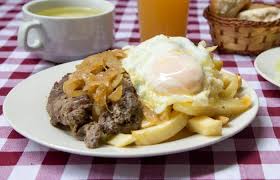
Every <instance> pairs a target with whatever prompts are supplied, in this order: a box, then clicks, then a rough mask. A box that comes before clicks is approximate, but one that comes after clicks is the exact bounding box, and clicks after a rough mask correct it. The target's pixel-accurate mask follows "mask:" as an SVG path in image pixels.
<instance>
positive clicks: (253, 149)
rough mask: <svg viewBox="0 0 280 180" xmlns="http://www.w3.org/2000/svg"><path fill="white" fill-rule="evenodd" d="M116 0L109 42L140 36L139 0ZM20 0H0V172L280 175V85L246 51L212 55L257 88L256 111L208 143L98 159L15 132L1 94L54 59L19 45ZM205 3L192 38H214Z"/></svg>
mask: <svg viewBox="0 0 280 180" xmlns="http://www.w3.org/2000/svg"><path fill="white" fill-rule="evenodd" d="M113 2H114V3H115V4H116V16H115V31H116V33H115V37H116V41H115V44H114V47H116V48H117V47H122V46H124V45H127V44H137V43H138V42H139V30H138V21H137V14H136V12H137V3H136V1H135V0H114V1H113ZM267 2H272V3H276V1H274V0H267ZM278 2H279V3H280V0H278ZM24 3H26V0H0V63H1V65H0V114H1V116H0V179H7V178H9V179H23V178H24V179H35V178H36V179H87V178H90V179H139V178H141V179H162V178H166V179H174V180H177V179H221V180H224V179H280V144H279V143H280V91H279V88H277V87H276V86H274V85H272V84H270V83H268V82H267V81H265V80H264V79H263V78H261V77H260V76H259V75H257V73H256V71H255V69H254V68H253V59H254V57H249V56H238V55H217V56H216V57H217V58H218V59H221V60H223V61H224V66H225V68H226V69H227V70H230V71H232V72H235V73H240V74H241V76H242V77H243V78H244V79H246V80H247V81H248V82H249V83H250V85H251V86H252V87H253V88H254V89H255V90H256V92H257V94H258V96H259V98H260V110H259V112H258V115H257V117H256V119H255V120H254V122H253V123H252V124H251V125H250V126H249V127H247V128H246V129H245V130H243V131H242V132H240V133H239V134H237V135H236V136H234V137H233V138H230V139H227V140H225V141H223V142H221V143H218V144H216V145H213V146H210V147H206V148H203V149H199V150H195V151H190V152H185V153H179V154H173V155H168V156H160V157H152V158H141V159H103V158H95V157H85V156H79V155H74V154H69V153H64V152H59V151H55V150H52V149H49V148H47V147H44V146H41V145H39V144H37V143H34V142H32V141H30V140H28V139H26V138H24V137H23V136H21V135H20V134H18V133H16V132H15V131H14V130H13V129H12V128H11V126H10V125H9V124H8V122H7V120H6V119H4V118H3V116H2V105H3V100H4V98H5V96H6V95H7V94H8V92H9V91H10V90H11V89H12V88H13V87H14V86H15V85H16V84H18V83H19V82H20V81H21V80H23V79H25V78H26V77H28V76H30V75H31V74H33V73H36V72H38V71H41V70H43V69H46V68H49V67H51V66H54V65H55V64H52V63H50V62H45V61H42V60H40V59H38V58H36V57H35V56H34V55H33V54H31V53H29V52H25V51H23V50H22V49H20V48H18V47H17V46H16V42H17V35H16V33H17V28H18V26H19V24H20V22H21V20H22V15H21V6H22V5H23V4H24ZM207 5H208V0H197V1H196V0H192V1H191V4H190V11H189V25H188V37H189V38H190V39H192V40H193V41H196V42H197V41H199V40H207V41H208V42H211V41H210V40H211V39H210V35H209V27H208V25H207V22H206V20H205V19H204V18H203V17H202V11H203V9H204V8H205V7H206V6H207ZM167 13H168V12H167Z"/></svg>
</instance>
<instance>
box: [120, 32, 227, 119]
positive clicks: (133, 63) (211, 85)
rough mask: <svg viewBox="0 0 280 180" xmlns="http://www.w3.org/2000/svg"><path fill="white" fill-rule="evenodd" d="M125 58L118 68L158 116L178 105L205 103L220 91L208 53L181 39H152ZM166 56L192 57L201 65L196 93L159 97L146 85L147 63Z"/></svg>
mask: <svg viewBox="0 0 280 180" xmlns="http://www.w3.org/2000/svg"><path fill="white" fill-rule="evenodd" d="M126 52H127V57H126V58H125V59H123V61H122V65H123V67H124V69H125V70H126V71H127V73H128V74H129V75H130V78H131V81H132V83H133V85H134V87H135V89H136V91H137V94H138V96H139V97H140V100H141V101H142V103H143V104H144V105H145V106H147V107H149V108H150V109H151V110H153V111H154V112H155V113H157V114H160V113H161V112H163V111H164V110H165V109H166V108H167V107H168V106H170V105H172V104H175V103H180V102H193V103H197V104H208V102H209V100H210V99H211V98H215V97H216V96H217V94H218V93H219V92H220V91H221V90H222V88H223V82H222V81H221V80H220V76H221V75H220V73H219V71H217V70H215V69H214V63H213V60H212V58H211V56H210V54H209V52H208V51H207V50H206V49H205V48H204V47H203V46H202V45H198V46H195V45H194V44H193V43H192V42H191V41H190V40H189V39H187V38H184V37H167V36H164V35H158V36H155V37H153V38H151V39H149V40H147V41H145V42H142V43H141V44H140V45H138V46H135V47H133V46H131V47H129V48H128V49H126ZM166 53H171V54H172V53H173V54H176V53H179V54H187V55H190V56H192V57H193V58H194V59H195V60H196V61H197V62H199V64H200V65H201V67H202V69H203V72H204V80H203V88H202V90H201V91H200V92H198V93H196V94H160V93H158V92H157V91H155V88H154V87H153V86H152V85H151V84H150V83H148V82H149V79H150V78H152V77H150V75H149V73H147V72H149V71H148V69H149V68H150V67H151V63H152V62H153V61H154V60H155V59H156V58H158V57H162V56H164V55H165V54H166Z"/></svg>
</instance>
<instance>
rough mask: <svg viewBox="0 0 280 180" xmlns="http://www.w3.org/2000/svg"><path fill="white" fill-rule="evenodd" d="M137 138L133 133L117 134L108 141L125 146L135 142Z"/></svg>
mask: <svg viewBox="0 0 280 180" xmlns="http://www.w3.org/2000/svg"><path fill="white" fill-rule="evenodd" d="M134 141H135V138H134V137H133V136H132V135H131V134H121V133H120V134H117V135H115V136H114V137H112V138H111V139H110V140H109V141H107V143H108V144H110V145H113V146H117V147H124V146H127V145H129V144H132V143H134Z"/></svg>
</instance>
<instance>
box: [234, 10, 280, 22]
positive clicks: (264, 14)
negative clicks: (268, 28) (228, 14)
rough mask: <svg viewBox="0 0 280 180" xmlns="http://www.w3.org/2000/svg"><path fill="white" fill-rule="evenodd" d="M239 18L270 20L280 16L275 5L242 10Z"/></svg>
mask: <svg viewBox="0 0 280 180" xmlns="http://www.w3.org/2000/svg"><path fill="white" fill-rule="evenodd" d="M238 18H239V19H242V20H248V21H259V22H271V21H275V20H277V19H279V18H280V9H279V8H277V7H264V8H256V9H249V10H246V11H242V12H241V13H239V15H238Z"/></svg>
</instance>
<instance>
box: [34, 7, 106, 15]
mask: <svg viewBox="0 0 280 180" xmlns="http://www.w3.org/2000/svg"><path fill="white" fill-rule="evenodd" d="M101 12H102V11H101V10H100V9H97V8H92V7H90V8H89V7H71V6H69V7H55V8H49V9H44V10H40V11H38V12H36V14H38V15H42V16H53V17H86V16H94V15H98V14H100V13H101Z"/></svg>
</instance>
